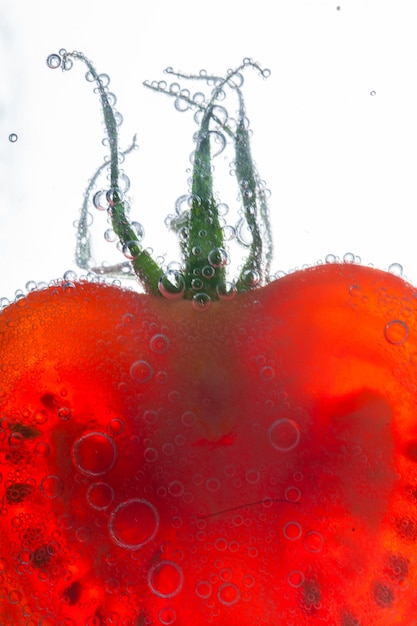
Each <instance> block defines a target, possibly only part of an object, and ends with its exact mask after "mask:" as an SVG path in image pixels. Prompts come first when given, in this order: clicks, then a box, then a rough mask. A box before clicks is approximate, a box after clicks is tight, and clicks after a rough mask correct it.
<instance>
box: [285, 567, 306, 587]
mask: <svg viewBox="0 0 417 626" xmlns="http://www.w3.org/2000/svg"><path fill="white" fill-rule="evenodd" d="M304 580H305V576H304V574H303V572H301V571H300V570H297V569H295V570H292V571H291V572H290V573H289V574H288V576H287V582H288V584H289V585H290V586H291V587H294V588H295V589H298V587H301V586H302V585H303V583H304Z"/></svg>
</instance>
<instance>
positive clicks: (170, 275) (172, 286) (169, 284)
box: [158, 270, 185, 300]
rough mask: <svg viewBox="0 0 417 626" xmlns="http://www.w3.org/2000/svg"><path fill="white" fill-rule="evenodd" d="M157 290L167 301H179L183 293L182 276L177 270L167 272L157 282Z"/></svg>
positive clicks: (183, 283)
mask: <svg viewBox="0 0 417 626" xmlns="http://www.w3.org/2000/svg"><path fill="white" fill-rule="evenodd" d="M158 289H159V292H160V293H161V295H163V296H164V298H166V299H167V300H179V299H180V298H182V297H183V295H184V291H185V280H184V276H183V275H182V273H181V272H179V271H177V270H168V271H167V272H166V273H165V274H164V275H163V276H162V278H161V279H160V280H159V283H158Z"/></svg>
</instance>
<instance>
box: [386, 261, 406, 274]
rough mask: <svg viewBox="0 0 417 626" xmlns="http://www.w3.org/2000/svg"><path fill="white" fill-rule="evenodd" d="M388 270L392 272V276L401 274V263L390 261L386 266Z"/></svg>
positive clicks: (402, 270)
mask: <svg viewBox="0 0 417 626" xmlns="http://www.w3.org/2000/svg"><path fill="white" fill-rule="evenodd" d="M388 271H389V273H390V274H394V276H402V275H403V272H404V269H403V266H402V265H401V263H391V265H390V266H389V267H388Z"/></svg>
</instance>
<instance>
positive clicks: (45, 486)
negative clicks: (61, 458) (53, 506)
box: [39, 474, 64, 500]
mask: <svg viewBox="0 0 417 626" xmlns="http://www.w3.org/2000/svg"><path fill="white" fill-rule="evenodd" d="M39 489H40V492H41V493H42V495H43V496H44V497H45V498H48V499H49V500H53V499H55V498H59V497H60V496H62V494H63V493H64V481H63V480H62V479H61V478H60V477H59V476H55V475H53V474H51V475H49V476H45V477H44V478H42V480H41V482H40V485H39Z"/></svg>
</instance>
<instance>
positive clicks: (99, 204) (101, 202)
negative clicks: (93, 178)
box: [93, 189, 109, 211]
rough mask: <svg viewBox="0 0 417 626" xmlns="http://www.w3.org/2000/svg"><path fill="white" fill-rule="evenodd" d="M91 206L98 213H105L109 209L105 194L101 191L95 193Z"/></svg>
mask: <svg viewBox="0 0 417 626" xmlns="http://www.w3.org/2000/svg"><path fill="white" fill-rule="evenodd" d="M93 205H94V206H95V208H96V209H98V210H99V211H107V210H108V208H109V203H108V202H107V201H106V192H105V191H103V189H101V190H100V191H96V193H95V194H94V196H93Z"/></svg>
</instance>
